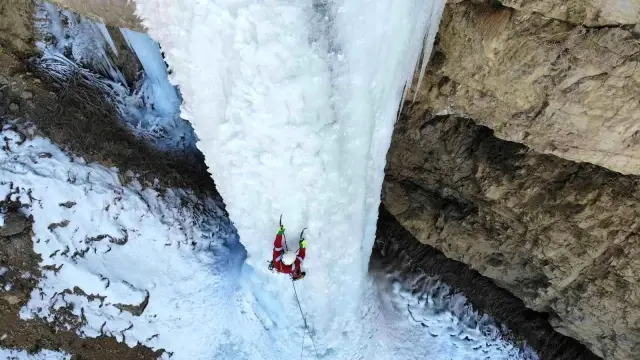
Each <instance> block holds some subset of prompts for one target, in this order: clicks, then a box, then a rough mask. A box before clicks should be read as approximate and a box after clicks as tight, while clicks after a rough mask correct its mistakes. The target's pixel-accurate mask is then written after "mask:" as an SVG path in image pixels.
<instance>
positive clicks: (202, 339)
mask: <svg viewBox="0 0 640 360" xmlns="http://www.w3.org/2000/svg"><path fill="white" fill-rule="evenodd" d="M0 137H2V138H3V139H4V140H5V142H6V146H5V147H3V149H2V150H0V174H2V177H1V178H0V198H5V196H9V197H10V199H11V200H14V201H20V202H21V203H22V204H23V205H25V206H23V209H24V211H26V212H27V214H28V215H32V216H33V218H34V224H33V232H34V234H35V235H34V237H33V241H34V250H35V251H36V252H37V253H39V254H40V255H41V256H42V262H41V267H42V268H43V278H42V279H41V281H40V283H39V284H38V286H37V288H36V289H34V291H33V293H32V294H31V299H30V300H29V302H28V303H27V304H26V305H25V307H24V308H23V309H22V310H21V317H22V318H24V319H30V318H33V317H42V318H45V319H47V320H49V321H53V320H54V319H57V320H58V321H57V323H58V324H59V323H60V321H61V319H62V320H64V318H62V317H59V318H57V316H58V312H59V311H60V310H61V309H62V308H65V309H66V310H67V311H71V312H72V313H73V314H75V315H77V316H78V317H79V319H82V320H83V321H82V323H81V324H80V326H79V327H77V328H76V326H77V325H78V324H77V323H75V322H73V321H71V322H65V321H63V326H64V327H66V328H68V329H76V331H77V333H78V334H80V335H81V336H86V337H96V336H99V335H101V334H104V335H108V336H113V337H115V338H117V339H118V340H120V341H123V342H126V343H127V344H128V345H130V346H133V345H135V344H136V343H138V342H140V343H142V344H144V345H147V346H150V347H152V348H154V349H160V348H164V349H166V350H167V351H172V352H175V353H176V355H175V357H173V359H211V358H212V356H213V358H216V357H215V356H214V355H215V354H216V353H217V352H218V353H220V351H223V350H220V349H225V350H224V352H223V353H226V354H227V355H229V356H231V358H237V359H241V358H258V357H257V355H254V352H255V353H259V352H264V351H265V349H264V348H259V347H258V348H254V349H252V350H246V351H245V350H243V349H245V348H250V347H249V346H247V345H246V344H245V343H244V340H243V339H244V338H243V337H246V336H249V335H247V334H242V331H249V332H250V333H252V334H257V333H258V335H254V336H255V338H257V339H260V341H261V342H262V343H264V344H268V343H269V342H270V341H269V340H268V339H261V338H260V335H259V331H258V330H257V329H262V326H261V325H260V323H259V322H258V321H257V320H256V319H255V317H252V316H250V315H249V316H244V315H241V311H244V309H243V307H244V305H245V303H246V297H245V296H244V295H242V294H243V291H242V288H241V287H240V286H239V284H238V283H237V281H236V279H238V278H239V272H240V269H241V265H242V263H243V260H244V257H245V252H244V249H243V248H242V246H241V245H240V244H239V242H238V239H237V235H236V234H235V231H234V229H233V227H232V226H231V224H230V223H229V221H228V220H227V219H226V217H225V215H224V213H223V211H222V210H221V209H220V208H219V207H218V206H217V204H216V203H215V202H214V201H213V200H212V199H198V198H196V197H195V195H194V194H192V193H191V192H189V191H187V190H181V189H166V190H160V189H155V190H154V189H148V188H147V189H143V188H142V187H141V186H140V184H139V183H138V182H137V181H136V180H135V179H133V180H131V181H130V183H129V184H127V185H125V184H122V183H121V181H120V179H123V178H124V177H123V176H122V174H119V173H118V172H117V171H116V169H107V168H104V167H102V166H100V165H97V164H85V163H84V162H83V161H82V159H79V158H72V157H70V156H68V155H67V154H65V153H63V152H62V151H60V150H59V149H58V148H57V147H56V146H55V145H53V144H52V143H50V142H49V141H48V140H46V139H43V138H33V139H30V140H26V141H24V142H21V136H20V135H19V134H18V133H16V132H15V131H14V130H11V129H9V128H5V130H4V131H2V132H1V133H0ZM229 324H234V326H237V327H238V328H239V329H242V331H240V330H237V331H236V332H234V333H232V332H230V331H229V330H228V329H229V328H230V326H229ZM234 349H239V350H238V351H237V352H233V351H234ZM244 352H248V353H249V354H250V355H251V356H249V357H245V356H237V355H238V354H240V353H244Z"/></svg>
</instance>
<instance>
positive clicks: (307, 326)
mask: <svg viewBox="0 0 640 360" xmlns="http://www.w3.org/2000/svg"><path fill="white" fill-rule="evenodd" d="M291 285H293V292H294V294H296V302H297V303H298V309H300V316H302V321H303V322H304V331H305V334H306V333H308V334H309V339H311V343H312V344H313V351H315V353H316V359H320V356H319V355H318V348H317V347H316V342H315V341H314V340H313V337H311V331H309V325H307V317H306V316H304V313H303V312H302V306H301V305H300V298H298V291H297V290H296V283H295V282H294V281H293V280H292V281H291ZM305 334H302V349H304V335H305ZM300 358H302V352H300Z"/></svg>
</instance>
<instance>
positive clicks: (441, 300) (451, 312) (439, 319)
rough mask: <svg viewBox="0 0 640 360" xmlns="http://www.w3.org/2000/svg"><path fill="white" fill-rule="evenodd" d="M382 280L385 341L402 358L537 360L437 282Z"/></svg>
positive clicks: (386, 277) (394, 276) (391, 276)
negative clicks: (507, 339) (504, 337)
mask: <svg viewBox="0 0 640 360" xmlns="http://www.w3.org/2000/svg"><path fill="white" fill-rule="evenodd" d="M379 280H380V281H379V285H380V286H381V289H383V291H381V297H382V298H383V299H384V304H385V306H386V307H387V311H385V312H384V314H385V318H384V322H385V325H384V327H383V329H384V335H383V338H384V339H386V340H385V342H386V343H387V345H386V346H388V347H390V348H391V349H393V353H394V354H396V357H397V358H405V359H419V358H425V359H427V358H428V359H460V360H462V359H464V360H473V359H478V360H480V359H505V360H506V359H523V360H525V359H526V360H538V357H537V355H536V353H535V352H534V351H533V350H532V349H531V348H529V347H527V348H525V349H524V350H521V349H519V348H518V347H516V346H515V345H514V344H513V343H511V342H509V341H505V340H503V339H502V336H503V334H504V333H505V331H504V330H503V329H500V328H499V327H498V326H497V325H496V323H495V322H494V321H493V319H491V318H490V317H489V316H487V315H482V316H479V315H478V314H477V313H476V312H475V311H474V310H473V308H472V307H471V305H469V304H468V302H467V299H466V298H465V297H464V296H463V295H462V294H459V293H454V292H452V291H451V289H450V288H449V287H448V286H446V285H445V284H442V283H440V282H439V281H438V280H436V279H433V278H424V277H416V278H413V279H409V280H407V279H402V278H401V277H400V276H399V275H397V274H387V275H384V276H381V279H379ZM381 326H382V325H381ZM415 344H420V346H419V347H416V346H415Z"/></svg>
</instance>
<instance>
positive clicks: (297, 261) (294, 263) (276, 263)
mask: <svg viewBox="0 0 640 360" xmlns="http://www.w3.org/2000/svg"><path fill="white" fill-rule="evenodd" d="M284 231H285V228H284V226H282V225H280V229H278V234H277V235H276V239H275V240H274V241H273V259H272V260H271V263H270V265H269V268H270V269H273V270H275V271H277V272H279V273H283V274H289V275H290V276H291V278H292V279H293V280H300V279H302V278H303V277H304V276H305V275H306V273H305V272H304V271H302V261H304V257H305V256H306V254H307V241H306V240H305V239H304V236H303V234H300V242H299V243H300V248H298V250H296V251H295V252H292V251H287V250H286V248H285V241H284Z"/></svg>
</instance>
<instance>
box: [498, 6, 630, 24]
mask: <svg viewBox="0 0 640 360" xmlns="http://www.w3.org/2000/svg"><path fill="white" fill-rule="evenodd" d="M502 4H503V5H505V6H508V7H510V8H514V9H518V10H525V11H528V12H537V13H541V14H544V15H545V16H547V17H550V18H553V19H557V20H562V21H567V22H571V23H574V24H584V25H586V26H611V25H625V24H637V23H638V22H640V21H639V19H640V1H638V0H607V1H603V0H565V1H554V0H502Z"/></svg>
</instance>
